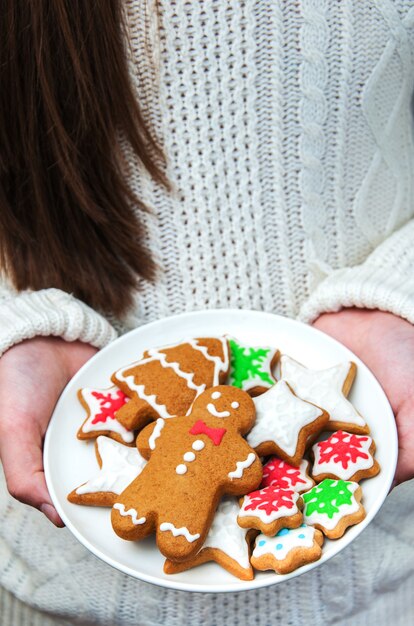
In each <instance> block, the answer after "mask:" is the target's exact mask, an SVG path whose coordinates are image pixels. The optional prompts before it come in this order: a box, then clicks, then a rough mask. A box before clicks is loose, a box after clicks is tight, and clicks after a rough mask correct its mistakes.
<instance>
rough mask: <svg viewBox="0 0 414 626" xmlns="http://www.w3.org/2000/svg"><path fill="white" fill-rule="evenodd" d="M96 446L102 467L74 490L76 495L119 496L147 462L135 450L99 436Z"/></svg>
mask: <svg viewBox="0 0 414 626" xmlns="http://www.w3.org/2000/svg"><path fill="white" fill-rule="evenodd" d="M96 445H97V449H98V454H99V456H100V458H101V461H102V466H101V468H100V470H99V472H98V473H97V474H96V475H95V476H93V477H92V478H90V479H89V480H88V481H87V482H86V483H85V484H83V485H81V486H80V487H78V488H77V489H76V494H77V495H84V494H88V493H116V494H117V495H119V494H120V493H122V491H123V490H124V489H125V488H126V487H127V486H128V485H129V484H130V483H131V482H132V481H133V480H134V479H135V478H136V477H137V476H138V475H139V474H140V473H141V472H142V470H143V469H144V467H145V465H146V463H147V462H146V460H145V459H144V458H143V457H142V456H141V455H140V453H139V452H138V450H137V449H136V448H130V447H129V446H124V445H123V444H122V443H118V442H117V441H114V440H113V439H110V438H109V437H104V436H102V435H101V436H100V437H98V438H97V440H96Z"/></svg>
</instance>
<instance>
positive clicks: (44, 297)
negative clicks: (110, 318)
mask: <svg viewBox="0 0 414 626" xmlns="http://www.w3.org/2000/svg"><path fill="white" fill-rule="evenodd" d="M36 335H43V336H45V335H55V336H60V337H63V339H65V340H66V341H75V340H77V339H78V340H80V341H83V342H85V343H90V344H91V345H93V346H95V347H97V348H103V347H104V346H106V345H107V344H108V343H109V342H110V341H112V340H113V339H115V337H116V331H115V330H114V329H113V328H112V326H111V325H110V324H109V323H108V322H107V321H106V320H105V319H104V318H103V317H102V316H101V315H99V314H98V313H96V312H95V311H93V310H92V309H91V308H89V307H88V306H87V305H86V304H84V303H83V302H80V301H79V300H77V299H76V298H73V297H72V296H70V295H69V294H67V293H64V292H63V291H60V290H59V289H44V290H42V291H36V292H24V293H21V294H19V295H17V296H14V297H13V296H10V297H9V298H6V299H5V300H4V301H3V302H1V303H0V354H3V353H4V352H5V351H6V350H7V349H8V348H10V347H11V346H12V345H13V344H16V343H19V342H20V341H23V340H24V339H31V338H32V337H35V336H36Z"/></svg>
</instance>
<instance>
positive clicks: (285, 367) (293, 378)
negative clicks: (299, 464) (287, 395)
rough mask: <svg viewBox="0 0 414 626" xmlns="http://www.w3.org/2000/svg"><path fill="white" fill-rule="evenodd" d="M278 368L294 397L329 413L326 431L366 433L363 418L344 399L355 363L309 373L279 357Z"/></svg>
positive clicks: (295, 363) (292, 362)
mask: <svg viewBox="0 0 414 626" xmlns="http://www.w3.org/2000/svg"><path fill="white" fill-rule="evenodd" d="M280 368H281V373H282V378H283V379H284V380H286V381H287V382H288V383H289V385H290V386H291V388H292V389H293V391H294V392H295V393H296V394H297V395H298V396H300V397H301V398H303V399H304V400H307V401H308V402H313V403H314V404H317V405H318V406H321V407H322V408H323V409H325V411H327V412H328V413H329V416H330V417H329V422H328V424H327V429H329V430H341V429H342V430H346V431H348V432H352V433H356V434H360V435H363V434H366V433H369V427H368V425H367V424H366V422H365V420H364V418H363V417H362V416H361V415H360V414H359V413H358V411H357V410H356V409H355V408H354V407H353V406H352V404H351V403H350V402H349V400H347V399H346V396H347V395H348V393H349V391H350V389H351V385H352V382H353V380H354V378H355V374H356V365H355V363H352V362H351V361H349V362H347V363H339V364H338V365H335V366H334V367H329V368H328V369H325V370H310V369H308V368H307V367H305V366H304V365H301V364H300V363H298V362H297V361H295V360H294V359H291V358H290V357H289V356H287V355H283V356H282V358H281V361H280Z"/></svg>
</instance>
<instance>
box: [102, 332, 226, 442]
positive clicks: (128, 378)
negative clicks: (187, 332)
mask: <svg viewBox="0 0 414 626" xmlns="http://www.w3.org/2000/svg"><path fill="white" fill-rule="evenodd" d="M228 369H229V350H228V344H227V341H226V340H225V339H224V338H204V339H190V340H188V341H186V342H183V343H179V344H176V345H173V346H167V347H164V348H153V349H151V350H147V351H146V352H145V353H144V355H143V358H142V359H141V360H139V361H137V362H136V363H132V364H131V365H128V366H127V367H123V368H121V369H120V370H118V371H117V372H115V373H114V374H113V376H112V381H113V382H114V383H115V384H116V385H117V386H118V387H119V388H120V389H121V390H122V391H123V392H124V393H125V394H126V395H127V396H128V397H129V398H130V401H129V402H128V403H127V404H126V405H125V406H124V407H122V408H121V409H120V410H119V411H118V412H117V414H116V417H117V419H118V420H119V421H120V422H121V424H123V425H124V426H125V428H128V429H130V430H133V429H141V428H142V427H143V426H145V425H146V424H147V423H148V422H150V421H152V420H155V419H157V418H158V417H162V418H163V419H166V418H169V417H174V416H176V415H185V414H186V413H187V411H188V409H189V408H190V406H191V405H192V403H193V402H194V400H195V399H196V398H197V397H198V396H199V395H200V394H201V393H203V391H205V390H206V389H208V388H209V387H212V386H216V385H219V384H220V383H224V382H225V380H226V378H227V374H228Z"/></svg>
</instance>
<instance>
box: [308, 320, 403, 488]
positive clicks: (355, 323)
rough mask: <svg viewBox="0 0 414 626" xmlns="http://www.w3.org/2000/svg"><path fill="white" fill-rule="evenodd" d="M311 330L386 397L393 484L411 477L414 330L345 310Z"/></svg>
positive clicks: (394, 322)
mask: <svg viewBox="0 0 414 626" xmlns="http://www.w3.org/2000/svg"><path fill="white" fill-rule="evenodd" d="M313 326H314V327H315V328H318V329H319V330H322V331H323V332H325V333H327V334H328V335H331V336H332V337H334V338H335V339H337V340H338V341H340V342H341V343H343V344H344V345H345V346H347V347H348V348H349V349H350V350H352V352H354V353H355V354H356V355H357V356H358V357H359V358H360V359H361V360H362V361H363V362H364V363H365V364H366V365H367V366H368V367H369V368H370V370H371V371H372V372H373V373H374V375H375V376H376V378H377V379H378V381H379V382H380V383H381V385H382V387H383V389H384V391H385V393H386V394H387V396H388V399H389V401H390V404H391V407H392V410H393V411H394V415H395V419H396V422H397V429H398V446H399V458H398V465H397V471H396V474H395V484H398V483H401V482H403V481H405V480H409V479H410V478H413V477H414V326H413V325H412V324H410V323H409V322H407V321H406V320H404V319H402V318H401V317H397V316H396V315H393V314H392V313H384V312H382V311H376V310H373V311H371V310H368V309H344V310H342V311H339V312H338V313H324V314H323V315H321V316H320V317H319V318H318V319H317V320H316V321H315V322H314V323H313Z"/></svg>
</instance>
